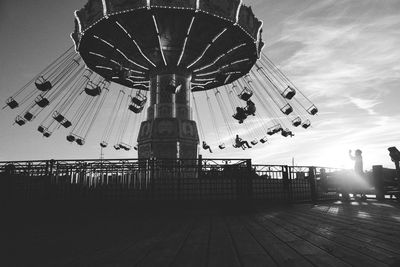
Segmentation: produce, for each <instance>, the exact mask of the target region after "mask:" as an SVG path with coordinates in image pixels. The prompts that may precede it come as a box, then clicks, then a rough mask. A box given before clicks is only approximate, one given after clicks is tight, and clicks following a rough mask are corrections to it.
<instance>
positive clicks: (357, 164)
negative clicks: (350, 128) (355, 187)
mask: <svg viewBox="0 0 400 267" xmlns="http://www.w3.org/2000/svg"><path fill="white" fill-rule="evenodd" d="M361 154H362V151H361V150H360V149H357V150H356V151H355V155H354V156H353V155H352V153H351V150H349V157H350V158H351V159H352V160H354V171H355V172H356V173H357V174H358V175H363V174H364V171H363V169H364V167H363V159H362V156H361Z"/></svg>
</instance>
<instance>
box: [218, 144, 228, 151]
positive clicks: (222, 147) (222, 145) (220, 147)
mask: <svg viewBox="0 0 400 267" xmlns="http://www.w3.org/2000/svg"><path fill="white" fill-rule="evenodd" d="M218 147H219V149H221V150H222V149H225V148H226V147H225V144H220V145H219V146H218Z"/></svg>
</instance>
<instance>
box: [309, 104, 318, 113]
mask: <svg viewBox="0 0 400 267" xmlns="http://www.w3.org/2000/svg"><path fill="white" fill-rule="evenodd" d="M307 112H308V113H310V114H311V115H316V114H317V113H318V108H317V107H316V106H315V105H312V106H311V107H309V108H308V109H307Z"/></svg>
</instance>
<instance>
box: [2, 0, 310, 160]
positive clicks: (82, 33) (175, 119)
mask: <svg viewBox="0 0 400 267" xmlns="http://www.w3.org/2000/svg"><path fill="white" fill-rule="evenodd" d="M71 37H72V39H73V41H74V44H75V46H74V47H71V48H70V49H68V50H67V51H66V52H65V53H64V54H62V55H61V56H60V57H59V58H58V59H56V60H55V61H54V62H53V63H51V64H50V65H49V66H48V67H46V68H45V69H44V70H43V71H42V72H40V73H39V74H38V75H37V76H35V77H34V78H33V79H32V80H31V81H29V82H28V83H27V84H26V85H25V86H24V87H23V88H21V89H20V90H19V91H18V92H16V93H15V94H14V95H13V96H11V97H10V98H8V99H7V100H6V106H5V107H9V108H10V109H12V110H14V109H18V108H19V107H22V106H24V105H27V107H26V108H24V109H23V111H22V113H20V114H18V116H17V117H16V118H15V124H16V125H20V126H23V125H25V124H26V123H28V122H32V121H34V120H35V119H36V118H37V117H38V116H39V115H40V113H42V111H43V110H46V109H47V110H49V109H51V112H50V113H48V114H47V116H46V117H45V118H44V120H43V121H42V122H41V123H40V125H39V126H38V128H37V130H38V132H39V133H40V134H41V135H43V136H44V137H46V138H49V137H51V136H52V134H53V133H54V131H56V130H58V129H60V128H61V129H68V131H69V134H67V136H66V140H67V141H68V142H71V143H72V142H74V143H76V144H78V145H80V146H83V145H85V143H86V138H87V137H88V134H89V132H90V131H91V130H92V128H93V125H94V121H95V120H96V119H97V118H98V117H100V115H103V112H102V108H103V105H104V103H105V100H106V99H107V98H108V97H109V94H110V91H111V88H112V84H119V85H122V86H123V87H122V88H121V89H120V90H119V91H117V92H118V95H117V96H115V95H113V97H116V100H115V102H114V104H113V105H112V109H111V110H112V112H110V113H108V120H107V121H108V123H107V124H106V128H105V130H104V132H103V135H102V137H101V140H100V142H99V144H100V147H101V148H102V149H104V148H107V147H108V146H109V143H110V140H111V139H112V137H115V138H113V139H115V144H114V145H113V146H111V147H114V149H116V150H120V151H131V150H132V149H134V150H137V151H138V157H139V158H140V159H147V158H171V159H176V158H181V159H185V158H191V159H195V158H196V157H197V155H198V145H199V143H200V142H199V141H200V140H201V141H204V142H206V143H207V144H213V143H212V142H210V141H206V140H207V136H206V135H205V132H210V131H209V129H207V131H206V130H205V129H201V125H202V124H201V119H202V117H204V116H203V115H204V114H201V112H199V110H198V107H197V105H196V98H195V95H194V92H196V93H195V94H197V95H199V94H201V92H202V93H203V94H205V95H206V96H207V104H208V107H209V112H210V113H211V116H212V117H213V118H212V124H213V128H214V131H215V132H216V133H217V137H218V140H217V142H218V143H219V144H218V145H216V146H218V148H219V149H225V148H227V146H226V145H225V144H224V143H223V142H222V140H226V138H225V137H223V136H222V133H220V132H219V131H220V128H221V127H220V125H219V124H221V123H225V126H226V127H225V128H226V132H225V133H223V134H224V135H229V139H230V140H231V142H232V145H234V146H235V142H234V136H233V133H234V132H236V130H235V129H233V128H232V127H233V126H232V123H231V121H230V120H233V119H232V113H235V111H236V113H235V114H233V118H234V119H236V120H237V121H238V123H239V124H244V123H247V121H249V120H251V119H252V117H254V116H256V117H257V116H258V117H260V118H264V117H270V118H271V120H268V121H266V122H263V120H259V118H256V119H258V120H259V121H258V122H257V123H258V124H259V126H260V129H255V130H252V131H251V132H250V133H249V134H251V135H252V136H251V137H250V138H249V140H252V141H251V143H252V144H253V145H257V144H266V143H267V137H266V136H267V135H274V134H277V133H279V132H281V134H282V136H283V137H292V136H293V133H292V130H291V129H290V128H289V127H300V126H302V128H304V129H307V128H309V127H310V126H311V122H310V119H309V115H311V116H312V115H315V114H317V112H318V108H317V107H316V106H315V105H314V104H313V103H312V102H311V100H310V99H308V98H307V97H306V96H305V95H304V94H302V93H301V91H300V90H299V89H298V88H297V87H296V86H295V85H294V84H293V83H292V82H291V81H290V80H289V79H288V77H287V76H286V75H285V74H284V73H282V72H281V71H280V70H279V68H277V66H276V65H275V64H274V63H273V62H272V61H271V60H270V59H269V58H268V57H267V56H266V55H265V54H263V53H262V48H263V46H264V42H263V41H262V22H261V21H259V20H258V19H257V18H256V17H255V15H254V14H253V11H252V9H251V8H250V7H248V6H245V5H243V3H242V1H241V0H232V1H226V0H187V1H163V0H132V1H120V0H89V1H88V3H87V4H86V5H85V6H84V8H82V9H80V10H78V11H76V12H75V30H74V32H73V33H72V35H71ZM74 48H75V49H74ZM32 87H33V90H32V89H31V88H32ZM207 91H212V92H213V93H211V94H208V93H207ZM148 94H149V95H148ZM210 95H211V97H210ZM242 101H243V102H242ZM29 102H30V104H29ZM266 103H268V104H266ZM192 104H194V105H192ZM193 106H194V107H195V111H196V115H197V120H196V121H197V123H196V122H195V121H194V118H193V112H192V107H193ZM256 107H257V109H256ZM216 108H217V109H218V110H217V111H216V112H215V110H214V109H216ZM256 110H257V112H256ZM146 112H147V114H145V113H146ZM279 113H283V114H284V115H285V116H289V117H288V119H289V120H288V121H289V125H287V122H286V121H285V120H283V119H282V118H281V116H279V115H278V114H279ZM103 116H104V115H103ZM216 117H219V120H220V121H218V120H217V119H216ZM221 119H222V121H221ZM129 122H132V123H133V124H140V123H141V126H140V127H138V126H137V125H133V126H131V125H129ZM267 123H268V124H269V123H272V124H271V125H267ZM128 126H130V127H132V128H130V127H128ZM198 126H199V127H200V131H198ZM130 129H133V130H130ZM250 129H252V128H250ZM130 131H132V134H131V136H130V137H129V140H128V141H127V140H126V139H128V138H127V135H126V133H129V132H130ZM198 132H200V133H201V135H200V137H199V134H198ZM136 136H138V138H137V142H138V143H136V142H135V141H134V137H136ZM208 146H209V145H208ZM205 147H207V146H205ZM205 149H206V150H208V151H210V149H209V148H205ZM211 151H212V150H211Z"/></svg>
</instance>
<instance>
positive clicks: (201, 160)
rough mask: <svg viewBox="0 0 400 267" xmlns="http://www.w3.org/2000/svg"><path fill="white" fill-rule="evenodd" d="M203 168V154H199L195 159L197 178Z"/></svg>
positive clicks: (199, 176)
mask: <svg viewBox="0 0 400 267" xmlns="http://www.w3.org/2000/svg"><path fill="white" fill-rule="evenodd" d="M202 170H203V156H202V155H199V158H198V159H197V178H201V176H202Z"/></svg>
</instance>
